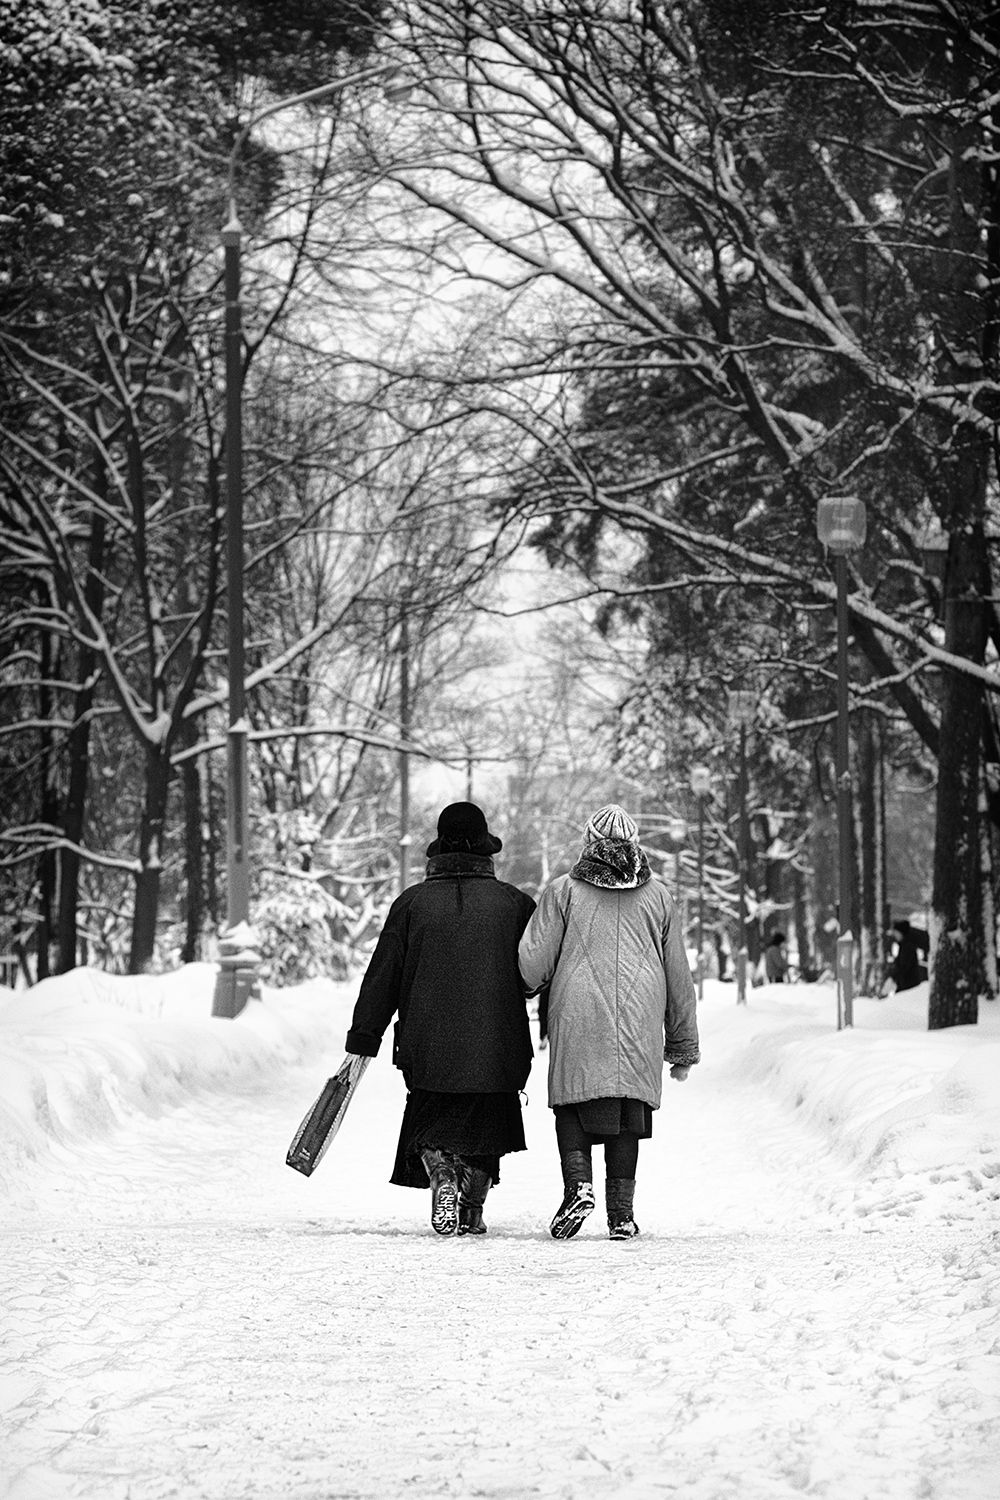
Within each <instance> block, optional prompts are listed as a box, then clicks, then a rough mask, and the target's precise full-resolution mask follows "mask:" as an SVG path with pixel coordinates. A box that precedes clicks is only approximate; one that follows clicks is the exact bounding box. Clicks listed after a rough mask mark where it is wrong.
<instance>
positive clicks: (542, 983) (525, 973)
mask: <svg viewBox="0 0 1000 1500" xmlns="http://www.w3.org/2000/svg"><path fill="white" fill-rule="evenodd" d="M565 931H566V913H565V911H564V910H563V907H562V904H561V902H560V900H559V892H558V890H557V889H556V887H555V886H551V885H550V886H548V887H547V888H546V889H545V890H544V891H543V892H542V897H541V900H540V901H539V903H538V905H537V906H536V907H535V910H534V912H533V913H532V917H531V921H530V922H529V923H528V925H527V927H526V928H525V929H524V933H523V934H522V937H521V942H520V944H519V945H518V950H517V961H518V965H519V967H520V970H521V978H522V979H523V981H524V988H525V990H526V991H527V993H528V994H529V995H535V994H537V993H538V991H539V990H541V989H544V988H545V987H546V985H548V983H549V981H550V980H551V978H552V975H553V974H554V973H555V969H556V964H557V963H558V962H559V952H560V949H561V948H562V941H563V935H564V933H565Z"/></svg>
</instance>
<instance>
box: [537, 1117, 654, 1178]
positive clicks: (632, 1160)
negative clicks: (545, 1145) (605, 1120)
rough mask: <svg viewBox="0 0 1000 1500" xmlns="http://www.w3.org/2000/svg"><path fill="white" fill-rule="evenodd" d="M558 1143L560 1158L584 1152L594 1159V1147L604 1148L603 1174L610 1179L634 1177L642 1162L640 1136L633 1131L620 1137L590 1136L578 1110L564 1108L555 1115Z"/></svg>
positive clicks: (626, 1132)
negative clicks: (567, 1154)
mask: <svg viewBox="0 0 1000 1500" xmlns="http://www.w3.org/2000/svg"><path fill="white" fill-rule="evenodd" d="M556 1141H557V1142H558V1144H559V1155H560V1156H565V1155H566V1152H567V1151H582V1152H583V1154H584V1156H586V1158H587V1160H588V1161H590V1160H591V1155H590V1153H591V1150H592V1148H593V1147H594V1146H603V1147H604V1171H605V1175H606V1176H608V1177H634V1176H635V1169H636V1167H637V1165H638V1162H639V1137H638V1136H637V1135H633V1134H632V1132H631V1131H630V1130H623V1131H622V1132H621V1133H620V1134H619V1135H588V1134H587V1132H586V1131H585V1130H584V1128H583V1126H582V1125H581V1124H580V1117H579V1115H578V1114H577V1112H576V1110H575V1109H561V1110H560V1111H559V1113H558V1114H557V1115H556Z"/></svg>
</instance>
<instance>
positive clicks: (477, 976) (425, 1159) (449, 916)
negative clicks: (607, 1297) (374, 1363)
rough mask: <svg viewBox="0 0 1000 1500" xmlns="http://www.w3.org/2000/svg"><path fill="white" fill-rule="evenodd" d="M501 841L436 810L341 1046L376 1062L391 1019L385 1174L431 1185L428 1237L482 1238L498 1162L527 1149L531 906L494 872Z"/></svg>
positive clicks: (459, 811) (474, 814)
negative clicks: (520, 950) (391, 1091)
mask: <svg viewBox="0 0 1000 1500" xmlns="http://www.w3.org/2000/svg"><path fill="white" fill-rule="evenodd" d="M502 847H503V845H502V843H501V841H500V839H498V838H496V837H495V836H494V835H493V834H492V833H490V831H489V828H488V826H487V822H486V818H485V815H484V814H483V812H482V809H481V808H479V807H477V806H476V805H475V803H473V802H453V803H452V804H451V805H450V806H449V807H446V808H445V809H444V811H443V812H442V813H441V816H440V818H439V819H438V826H437V838H436V839H434V841H433V842H432V843H431V844H429V845H428V848H427V873H426V879H425V880H424V881H423V882H422V883H421V884H418V885H412V886H409V887H408V888H407V889H406V890H405V891H403V892H402V894H401V895H400V896H398V897H397V898H396V900H395V901H394V902H393V904H392V906H391V907H390V908H389V914H388V916H387V917H386V921H385V926H384V927H383V929H382V932H381V934H380V936H379V939H378V943H377V944H376V947H375V952H374V953H373V954H372V958H371V962H370V963H369V965H368V969H367V972H366V973H365V976H364V979H363V980H362V983H361V990H360V992H359V994H358V1000H357V1004H356V1005H355V1007H354V1016H353V1019H352V1022H351V1029H350V1031H349V1032H348V1033H347V1051H348V1052H350V1053H354V1054H355V1055H356V1056H361V1057H374V1056H375V1055H376V1054H377V1052H378V1050H379V1044H380V1042H381V1039H382V1036H383V1033H384V1032H385V1030H386V1028H387V1026H388V1025H389V1022H390V1021H391V1020H392V1018H393V1016H394V1015H396V1014H397V1012H398V1016H399V1019H398V1021H397V1024H396V1028H395V1044H394V1047H393V1062H394V1063H395V1064H396V1066H397V1067H398V1068H399V1069H400V1070H401V1071H402V1074H403V1079H404V1082H405V1083H406V1088H407V1097H406V1107H405V1109H404V1111H403V1122H402V1126H401V1128H400V1135H399V1145H398V1148H397V1151H396V1161H395V1166H394V1168H393V1172H392V1176H391V1178H390V1179H389V1180H390V1181H391V1182H393V1183H395V1184H397V1186H399V1187H417V1188H426V1187H427V1186H430V1188H431V1227H432V1228H433V1229H434V1230H435V1232H436V1233H438V1234H455V1233H456V1232H457V1233H458V1234H485V1233H486V1225H485V1224H484V1223H483V1205H484V1203H485V1201H486V1194H487V1193H488V1192H489V1189H490V1187H491V1186H492V1185H493V1184H494V1183H496V1182H497V1181H498V1180H499V1176H500V1157H501V1156H504V1155H506V1154H507V1153H508V1152H511V1151H523V1150H524V1149H525V1142H524V1124H523V1121H522V1118H521V1100H520V1090H521V1089H522V1088H523V1087H524V1085H525V1083H526V1082H527V1078H528V1071H529V1069H530V1067H531V1058H532V1049H531V1038H530V1035H529V1031H528V1010H527V1005H526V997H525V987H524V985H523V984H522V982H521V976H520V973H519V971H518V966H517V945H518V941H519V940H520V937H521V934H522V932H523V931H524V929H525V927H526V926H527V923H528V918H529V917H530V916H531V913H532V912H533V911H534V909H535V903H534V901H533V900H532V898H531V897H530V896H529V895H528V894H527V893H526V892H525V891H521V890H518V888H517V887H516V886H513V885H509V884H507V883H506V882H505V881H502V880H498V879H497V878H496V874H495V872H494V868H493V856H494V855H495V854H498V853H499V852H500V850H501V848H502Z"/></svg>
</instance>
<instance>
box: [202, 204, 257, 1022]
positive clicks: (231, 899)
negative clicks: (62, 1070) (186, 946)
mask: <svg viewBox="0 0 1000 1500" xmlns="http://www.w3.org/2000/svg"><path fill="white" fill-rule="evenodd" d="M242 232H243V231H242V226H241V225H240V222H239V220H238V219H237V218H236V216H235V214H234V215H233V216H232V217H231V218H230V220H229V222H228V223H227V224H226V226H225V228H224V229H223V231H222V243H223V246H224V248H225V291H226V336H225V337H226V628H227V669H228V677H229V734H228V737H227V740H226V759H227V764H226V928H227V932H229V933H232V932H233V931H234V929H236V928H238V927H239V926H240V925H241V924H243V923H245V922H247V920H248V918H249V913H250V882H249V876H248V869H247V727H248V726H247V721H246V692H245V686H244V682H245V657H244V634H243V631H244V626H243V412H242V401H243V389H242V388H243V323H242V308H241V302H240V243H241V239H242ZM245 946H246V945H245V943H244V942H242V941H241V940H240V938H239V937H237V938H235V939H229V940H228V941H227V939H226V936H225V935H223V937H222V939H221V941H220V950H221V951H220V966H219V974H218V978H217V980H216V986H215V996H214V999H213V1003H212V1014H213V1015H215V1016H236V1015H239V1013H240V1011H241V1010H242V1009H243V1007H244V1006H245V1005H246V1003H247V1000H248V999H249V997H250V993H251V991H252V989H253V983H254V978H253V964H252V963H251V964H250V965H249V967H248V964H247V962H246V959H245V957H244V956H243V955H241V949H245Z"/></svg>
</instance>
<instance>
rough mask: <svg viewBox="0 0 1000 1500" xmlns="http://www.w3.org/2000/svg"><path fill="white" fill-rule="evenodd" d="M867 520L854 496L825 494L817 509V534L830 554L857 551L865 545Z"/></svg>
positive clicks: (860, 503)
mask: <svg viewBox="0 0 1000 1500" xmlns="http://www.w3.org/2000/svg"><path fill="white" fill-rule="evenodd" d="M866 531H867V517H866V512H865V505H864V501H863V500H859V499H858V498H857V496H856V495H828V496H827V497H826V498H825V499H823V500H820V501H819V503H818V504H817V506H816V532H817V535H818V536H819V539H820V541H821V542H822V543H823V546H824V547H827V548H829V550H830V551H831V552H833V553H838V554H843V553H847V552H856V551H857V550H858V548H859V547H862V546H863V545H864V540H865V535H866Z"/></svg>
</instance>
